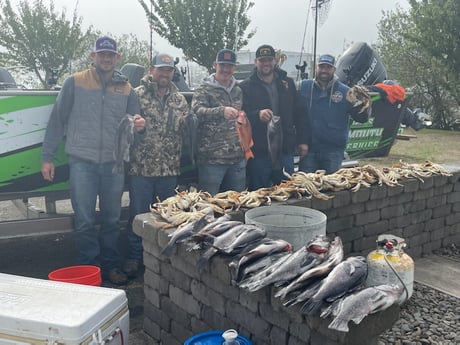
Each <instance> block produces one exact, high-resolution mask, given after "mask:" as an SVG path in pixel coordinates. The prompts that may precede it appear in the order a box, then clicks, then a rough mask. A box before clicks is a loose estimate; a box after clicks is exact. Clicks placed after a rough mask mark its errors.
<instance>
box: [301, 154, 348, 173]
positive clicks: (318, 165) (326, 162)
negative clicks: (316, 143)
mask: <svg viewBox="0 0 460 345" xmlns="http://www.w3.org/2000/svg"><path fill="white" fill-rule="evenodd" d="M343 156H344V152H343V151H332V152H308V154H307V155H306V156H305V157H303V158H302V159H301V160H300V162H299V170H301V171H304V172H307V173H308V172H315V171H316V170H326V174H332V173H334V172H336V171H337V170H339V169H340V168H341V167H342V161H343Z"/></svg>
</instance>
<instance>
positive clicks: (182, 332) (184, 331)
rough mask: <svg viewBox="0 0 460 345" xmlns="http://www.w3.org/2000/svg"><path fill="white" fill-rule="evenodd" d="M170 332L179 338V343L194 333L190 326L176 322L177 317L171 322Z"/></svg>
mask: <svg viewBox="0 0 460 345" xmlns="http://www.w3.org/2000/svg"><path fill="white" fill-rule="evenodd" d="M171 334H172V335H173V336H174V338H176V339H178V340H181V344H183V342H184V341H186V340H187V339H189V338H191V337H192V336H193V335H194V333H193V332H192V331H191V329H190V328H187V327H184V326H183V325H182V324H181V323H179V322H177V319H176V320H172V322H171Z"/></svg>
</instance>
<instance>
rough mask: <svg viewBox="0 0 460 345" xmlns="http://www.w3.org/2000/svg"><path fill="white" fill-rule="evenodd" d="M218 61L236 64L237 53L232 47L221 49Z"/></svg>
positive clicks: (217, 57)
mask: <svg viewBox="0 0 460 345" xmlns="http://www.w3.org/2000/svg"><path fill="white" fill-rule="evenodd" d="M216 63H227V64H229V65H236V54H235V52H234V51H233V50H231V49H221V50H219V52H218V53H217V56H216Z"/></svg>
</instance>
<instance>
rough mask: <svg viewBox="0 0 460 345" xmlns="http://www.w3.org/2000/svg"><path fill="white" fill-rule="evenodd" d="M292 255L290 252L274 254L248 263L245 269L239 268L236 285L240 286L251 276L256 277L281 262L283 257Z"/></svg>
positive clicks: (235, 280) (235, 277)
mask: <svg viewBox="0 0 460 345" xmlns="http://www.w3.org/2000/svg"><path fill="white" fill-rule="evenodd" d="M286 255H290V253H289V252H280V253H274V254H271V255H267V256H263V257H260V258H258V259H256V260H254V261H253V262H250V263H248V264H247V265H245V266H244V267H243V268H241V267H240V268H239V270H238V275H236V274H234V278H233V279H234V283H235V284H237V285H239V284H240V283H241V282H243V281H244V280H245V279H247V278H249V277H250V276H251V275H254V274H256V273H258V272H260V271H262V270H264V269H266V268H267V267H269V266H271V265H273V264H274V263H275V262H277V261H278V260H281V258H282V257H284V256H286Z"/></svg>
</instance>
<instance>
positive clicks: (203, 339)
mask: <svg viewBox="0 0 460 345" xmlns="http://www.w3.org/2000/svg"><path fill="white" fill-rule="evenodd" d="M223 332H224V331H209V332H203V333H198V334H196V335H194V336H193V337H191V338H188V339H187V340H186V341H185V343H184V345H222V343H223V342H224V338H222V333H223ZM236 340H238V341H239V342H240V345H252V342H251V341H250V340H249V339H248V338H246V337H243V336H242V335H239V334H238V337H237V338H236Z"/></svg>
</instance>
